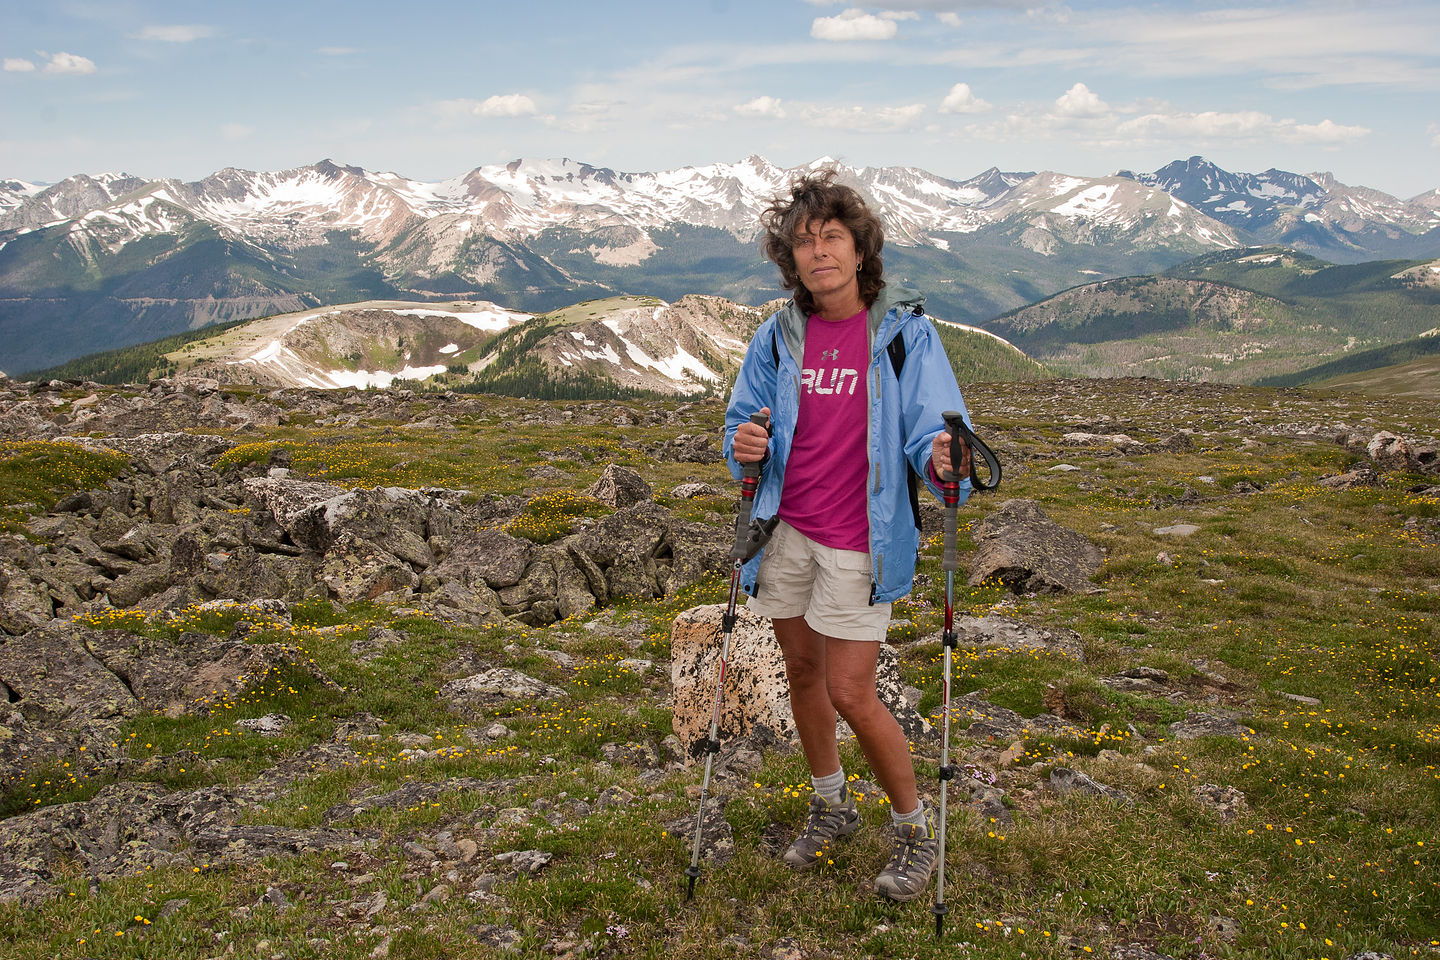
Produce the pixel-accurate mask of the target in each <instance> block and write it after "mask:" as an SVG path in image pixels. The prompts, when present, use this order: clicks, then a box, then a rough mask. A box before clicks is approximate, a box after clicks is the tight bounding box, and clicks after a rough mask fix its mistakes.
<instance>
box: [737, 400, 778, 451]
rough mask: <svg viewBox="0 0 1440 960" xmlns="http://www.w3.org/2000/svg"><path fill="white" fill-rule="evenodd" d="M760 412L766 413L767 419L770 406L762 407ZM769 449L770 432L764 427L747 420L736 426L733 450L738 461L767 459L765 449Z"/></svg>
mask: <svg viewBox="0 0 1440 960" xmlns="http://www.w3.org/2000/svg"><path fill="white" fill-rule="evenodd" d="M760 412H761V413H763V414H764V415H765V417H766V419H769V417H770V408H769V407H761V408H760ZM768 449H770V433H769V431H767V430H766V429H765V428H764V427H762V426H760V425H759V424H757V423H754V422H752V421H750V420H746V421H745V422H744V423H742V424H740V426H738V427H736V428H735V443H734V446H733V451H734V454H735V462H736V463H759V462H760V461H761V460H764V459H765V451H767V450H768Z"/></svg>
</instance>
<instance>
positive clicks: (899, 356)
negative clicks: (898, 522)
mask: <svg viewBox="0 0 1440 960" xmlns="http://www.w3.org/2000/svg"><path fill="white" fill-rule="evenodd" d="M885 352H886V353H888V354H890V369H892V370H894V371H895V379H896V380H897V381H898V380H899V379H900V368H901V367H903V366H905V334H904V332H903V331H902V332H900V333H897V334H896V335H895V336H894V337H893V338H891V340H890V345H889V346H888V347H886V348H885ZM905 480H906V482H907V483H908V485H909V488H910V489H909V493H910V515H911V516H912V517H913V518H914V519H915V529H916V530H919V529H920V483H919V478H918V477H916V476H915V471H914V470H913V469H910V470H906V471H905Z"/></svg>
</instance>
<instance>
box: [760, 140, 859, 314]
mask: <svg viewBox="0 0 1440 960" xmlns="http://www.w3.org/2000/svg"><path fill="white" fill-rule="evenodd" d="M839 176H840V173H839V171H837V170H835V169H833V168H826V169H822V170H817V171H814V172H813V173H809V174H806V175H804V176H801V177H798V178H796V179H795V180H793V181H792V182H791V184H790V195H789V196H788V197H786V196H779V197H776V198H774V199H773V200H772V201H771V202H770V206H769V207H767V208H766V209H765V212H764V213H762V214H761V215H760V225H761V227H762V228H764V231H765V233H764V236H763V237H762V238H761V241H760V246H761V249H763V250H764V251H765V256H767V257H768V258H770V259H771V260H773V261H775V265H776V266H777V267H779V268H780V284H781V286H783V287H784V288H785V289H786V290H789V291H790V292H791V293H792V294H793V296H794V297H795V303H796V305H797V306H799V307H800V309H802V310H804V311H805V312H806V313H814V312H816V305H815V299H814V298H813V297H812V296H810V291H808V290H806V289H805V285H804V284H802V283H801V282H800V273H799V271H798V270H796V268H795V252H794V246H795V241H796V236H797V235H798V234H799V232H800V231H801V230H803V229H804V228H805V227H807V226H809V225H810V224H811V223H814V222H816V221H819V222H820V223H825V222H827V221H831V220H834V221H837V222H839V223H843V224H844V225H845V227H846V229H848V230H849V231H850V233H851V235H852V236H853V237H854V238H855V251H856V252H857V253H858V254H859V255H860V273H859V279H860V299H861V301H862V302H864V304H865V306H866V308H867V309H868V308H869V307H870V306H871V305H872V304H874V303H875V298H876V297H878V296H879V295H880V289H881V288H882V287H884V286H885V265H884V263H883V262H882V261H881V259H880V248H881V247H883V246H884V245H885V229H884V228H883V227H882V226H881V225H880V218H879V217H877V216H876V215H875V214H874V213H873V212H872V211H871V210H870V208H869V207H868V206H867V205H866V204H865V201H864V199H863V198H861V196H860V194H858V193H856V192H855V191H854V190H852V189H851V188H850V187H847V186H845V185H844V184H841V183H837V182H836V181H837V180H838V179H839Z"/></svg>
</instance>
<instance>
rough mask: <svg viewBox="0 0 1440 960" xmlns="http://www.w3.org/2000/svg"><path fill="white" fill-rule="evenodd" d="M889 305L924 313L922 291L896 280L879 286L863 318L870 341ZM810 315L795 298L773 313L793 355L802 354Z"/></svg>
mask: <svg viewBox="0 0 1440 960" xmlns="http://www.w3.org/2000/svg"><path fill="white" fill-rule="evenodd" d="M902 308H904V309H902ZM892 309H893V310H895V311H896V313H897V315H898V314H901V313H923V312H924V310H925V295H924V294H923V293H918V292H916V291H914V290H911V289H910V288H908V287H902V286H900V285H899V284H891V283H887V284H886V285H885V286H883V287H881V288H880V293H879V295H878V296H876V297H875V302H874V303H872V304H870V308H869V310H867V311H866V321H865V322H866V327H867V329H868V331H869V334H870V342H871V343H872V344H873V343H874V342H875V336H876V334H878V333H879V332H880V325H881V324H882V323H884V322H885V317H886V315H888V314H889V313H890V311H891V310H892ZM809 319H810V318H809V316H807V315H806V313H805V311H803V310H801V309H800V307H799V306H798V305H797V304H796V303H795V301H794V300H789V301H787V302H786V304H785V306H783V307H781V308H780V311H779V312H778V313H777V314H776V316H775V322H776V324H777V325H778V326H779V327H780V333H781V334H782V335H783V336H784V337H785V345H786V346H787V347H789V348H790V355H791V356H793V357H800V356H803V355H804V351H803V346H804V344H805V323H806V322H807V321H808V320H809Z"/></svg>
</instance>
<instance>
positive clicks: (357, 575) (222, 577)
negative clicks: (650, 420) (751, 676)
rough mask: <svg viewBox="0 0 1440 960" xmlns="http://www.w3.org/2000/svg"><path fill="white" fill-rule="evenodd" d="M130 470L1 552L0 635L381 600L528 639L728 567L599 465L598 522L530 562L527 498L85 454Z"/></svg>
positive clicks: (709, 534)
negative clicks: (162, 616) (102, 612)
mask: <svg viewBox="0 0 1440 960" xmlns="http://www.w3.org/2000/svg"><path fill="white" fill-rule="evenodd" d="M77 442H83V443H85V444H88V445H91V446H103V447H105V448H107V449H113V450H117V451H119V452H121V453H123V454H125V455H126V456H128V457H129V458H130V468H129V469H128V470H126V471H124V472H123V473H122V474H121V475H120V476H118V477H115V478H114V479H111V480H110V481H108V482H107V483H106V484H105V485H104V486H103V487H96V488H94V489H91V490H84V491H79V492H77V493H75V494H72V495H69V496H67V497H65V498H64V499H63V500H62V501H60V502H59V503H58V504H57V507H56V511H55V512H54V513H53V514H50V515H46V516H40V517H36V518H34V519H32V520H31V521H29V523H28V524H27V533H28V534H29V537H28V540H18V539H16V540H8V541H4V542H3V543H0V586H3V587H4V591H3V599H0V631H4V632H5V633H8V634H11V635H17V634H22V633H25V632H28V631H30V630H33V629H35V628H37V627H39V626H41V625H43V624H45V623H47V622H48V621H49V620H50V619H51V618H54V617H60V618H69V617H74V616H79V615H83V614H86V613H88V612H91V611H94V610H98V609H107V608H119V609H129V608H139V609H144V610H151V611H156V610H173V609H178V608H181V607H184V606H186V605H188V604H193V603H203V602H206V601H210V600H215V599H224V598H247V599H248V598H269V599H278V600H284V601H292V602H293V601H297V600H300V599H302V598H305V597H312V596H326V597H329V598H331V599H334V600H337V601H339V602H341V603H352V602H355V601H358V600H380V599H386V600H390V601H394V602H403V603H405V604H408V605H412V606H415V607H418V608H420V609H423V610H426V611H428V612H431V613H433V614H435V615H437V616H439V617H441V618H442V619H447V620H456V621H460V622H465V623H470V624H475V625H484V624H493V623H500V622H504V621H505V620H506V619H515V620H518V621H520V622H523V623H527V624H531V625H544V624H547V623H552V622H554V621H556V620H562V619H565V618H567V617H572V616H576V615H579V614H583V613H587V612H589V611H591V610H594V609H596V608H597V607H603V606H606V605H608V604H610V603H612V602H614V601H615V600H617V599H620V598H640V599H650V598H655V597H664V596H669V595H671V594H673V593H674V592H675V591H676V590H678V589H680V588H681V587H683V586H686V585H688V584H690V583H693V582H695V580H696V579H698V578H699V577H700V576H701V575H703V574H705V573H706V572H709V571H712V570H716V569H719V567H720V566H721V565H722V564H723V561H724V557H723V544H721V543H720V542H719V538H717V537H716V536H715V535H714V532H713V530H711V528H709V527H706V526H704V525H701V524H697V523H694V522H690V521H684V520H681V519H679V518H677V517H675V516H673V515H672V514H671V513H670V512H669V511H667V510H665V509H664V508H662V507H661V506H659V505H658V504H656V503H655V502H654V500H653V499H652V496H651V492H650V487H649V485H648V484H647V483H646V482H645V481H644V480H643V479H642V478H640V477H639V476H638V474H635V473H634V472H633V471H628V470H626V469H624V468H618V467H615V466H613V465H612V466H611V467H610V468H607V470H606V472H605V475H604V477H602V480H601V483H600V486H603V487H604V490H603V491H601V492H602V493H604V494H605V499H609V500H612V501H613V502H614V503H616V504H617V505H619V509H618V510H617V511H616V512H615V513H614V514H612V515H611V516H608V517H605V518H603V519H601V520H599V521H597V522H595V523H593V524H592V525H591V526H590V527H589V528H588V529H586V530H583V531H581V532H580V533H577V534H575V535H572V536H570V537H567V538H565V539H564V540H562V541H560V542H558V543H555V544H548V545H543V546H537V545H535V544H532V543H530V542H529V541H525V540H522V539H520V538H518V537H514V536H511V535H510V534H507V533H505V532H504V530H503V527H504V526H505V524H506V523H507V521H508V520H510V519H511V518H513V517H514V516H516V515H517V514H518V513H519V512H520V511H522V510H524V509H525V508H526V505H527V500H526V498H524V497H507V498H501V499H497V498H495V497H493V496H486V497H481V498H479V499H478V500H474V499H473V498H468V497H467V494H466V492H465V491H460V490H448V489H441V488H427V489H419V490H415V489H408V488H403V487H378V488H373V489H347V488H344V487H341V486H338V485H335V484H330V483H325V482H319V481H315V480H310V479H304V478H301V477H297V476H293V475H292V474H291V472H290V470H289V469H288V468H286V467H284V466H254V467H243V468H240V469H232V470H225V471H221V470H217V469H215V468H214V467H212V466H210V465H209V464H210V463H213V462H216V460H217V458H218V457H219V456H220V455H221V454H222V453H223V452H224V451H225V450H226V449H228V444H227V443H226V442H225V441H223V440H220V439H219V438H217V437H210V436H198V435H190V434H150V435H143V436H137V437H129V438H118V439H112V440H84V441H77Z"/></svg>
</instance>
